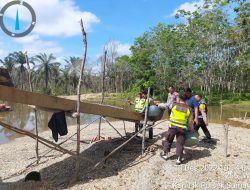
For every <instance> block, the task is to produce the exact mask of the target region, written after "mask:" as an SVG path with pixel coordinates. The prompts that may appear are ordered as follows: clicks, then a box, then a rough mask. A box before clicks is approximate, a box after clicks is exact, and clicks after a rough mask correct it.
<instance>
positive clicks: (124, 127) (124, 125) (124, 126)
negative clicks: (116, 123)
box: [122, 120, 127, 136]
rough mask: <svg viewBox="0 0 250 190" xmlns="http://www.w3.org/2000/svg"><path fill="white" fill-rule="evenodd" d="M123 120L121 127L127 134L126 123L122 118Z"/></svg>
mask: <svg viewBox="0 0 250 190" xmlns="http://www.w3.org/2000/svg"><path fill="white" fill-rule="evenodd" d="M122 122H123V129H124V133H125V136H127V131H126V124H125V121H124V120H122Z"/></svg>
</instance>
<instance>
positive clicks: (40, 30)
mask: <svg viewBox="0 0 250 190" xmlns="http://www.w3.org/2000/svg"><path fill="white" fill-rule="evenodd" d="M7 2H9V0H1V2H0V7H2V6H3V5H5V4H6V3H7ZM26 2H28V3H29V4H30V5H31V6H32V7H33V8H34V10H35V12H36V16H37V24H36V26H35V29H34V32H35V33H36V34H40V35H46V36H75V35H78V34H80V33H81V29H80V24H79V21H80V19H81V18H82V19H83V22H84V26H85V29H86V30H87V31H88V32H89V31H91V30H92V25H93V24H95V23H99V22H100V19H99V18H98V17H97V16H96V15H94V14H93V13H91V12H87V11H81V10H80V8H79V7H78V6H77V5H76V4H75V2H74V0H26ZM13 11H15V12H16V8H13ZM8 12H10V11H8ZM20 14H21V13H20ZM7 16H9V17H11V18H15V14H10V13H8V14H7ZM19 17H20V19H23V20H29V19H30V14H29V13H27V12H24V14H23V15H22V16H19Z"/></svg>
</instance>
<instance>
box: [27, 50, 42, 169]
mask: <svg viewBox="0 0 250 190" xmlns="http://www.w3.org/2000/svg"><path fill="white" fill-rule="evenodd" d="M24 55H25V61H26V63H27V67H28V74H29V86H30V91H31V92H34V88H33V83H32V73H31V69H30V63H29V57H28V53H27V52H25V53H24ZM34 114H35V133H36V135H37V136H38V126H37V110H36V108H34ZM36 163H37V164H38V163H39V149H38V138H36Z"/></svg>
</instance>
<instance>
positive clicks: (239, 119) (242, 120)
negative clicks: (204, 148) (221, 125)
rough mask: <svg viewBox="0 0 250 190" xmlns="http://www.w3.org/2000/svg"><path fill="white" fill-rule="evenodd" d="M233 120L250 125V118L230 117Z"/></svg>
mask: <svg viewBox="0 0 250 190" xmlns="http://www.w3.org/2000/svg"><path fill="white" fill-rule="evenodd" d="M229 120H232V121H238V122H241V123H245V124H248V125H250V118H229Z"/></svg>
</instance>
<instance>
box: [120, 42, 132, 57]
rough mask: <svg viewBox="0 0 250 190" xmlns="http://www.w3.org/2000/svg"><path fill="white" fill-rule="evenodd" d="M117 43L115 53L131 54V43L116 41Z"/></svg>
mask: <svg viewBox="0 0 250 190" xmlns="http://www.w3.org/2000/svg"><path fill="white" fill-rule="evenodd" d="M117 43H118V48H117V53H118V55H119V56H121V55H131V51H130V47H131V45H130V44H123V43H120V42H117Z"/></svg>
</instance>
